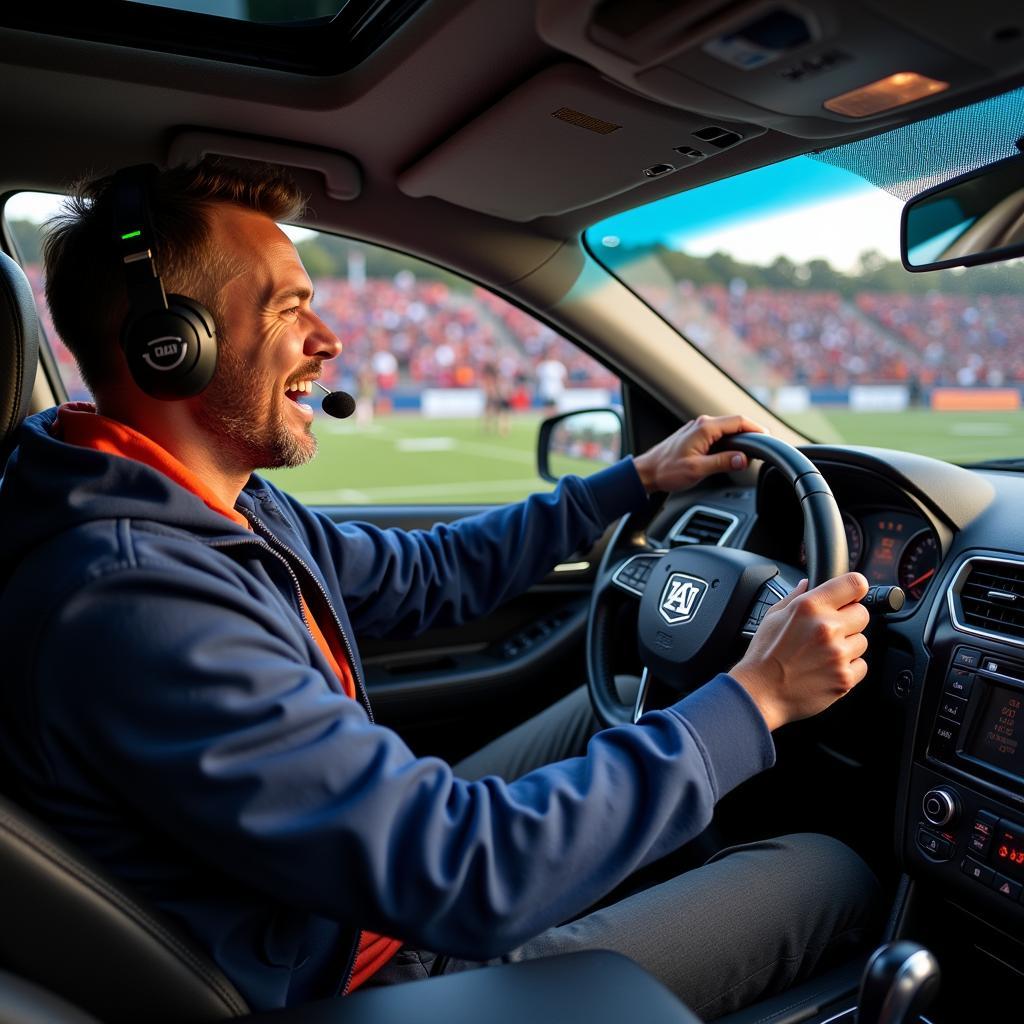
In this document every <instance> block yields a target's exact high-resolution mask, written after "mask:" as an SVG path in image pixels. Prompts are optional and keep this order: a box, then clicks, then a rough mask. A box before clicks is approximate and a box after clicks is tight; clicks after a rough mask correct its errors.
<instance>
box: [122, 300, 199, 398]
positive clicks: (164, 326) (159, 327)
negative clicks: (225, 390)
mask: <svg viewBox="0 0 1024 1024" xmlns="http://www.w3.org/2000/svg"><path fill="white" fill-rule="evenodd" d="M121 347H122V349H123V350H124V354H125V358H126V359H127V361H128V369H129V370H130V371H131V375H132V378H133V379H134V381H135V383H136V384H138V386H139V388H141V390H143V391H144V392H145V393H146V394H147V395H150V396H151V397H152V398H159V399H163V400H164V401H169V402H173V401H175V400H178V399H182V398H192V397H194V396H195V395H198V394H199V393H200V392H201V391H202V390H203V389H204V388H205V387H206V386H207V385H208V384H209V383H210V381H211V380H212V379H213V373H214V370H216V368H217V330H216V327H215V325H214V322H213V316H212V315H211V314H210V311H209V310H208V309H207V308H206V307H205V306H203V305H201V304H200V303H198V302H196V301H195V299H190V298H187V297H186V296H184V295H168V296H167V309H158V310H151V311H150V312H147V313H143V314H141V315H140V316H137V317H134V318H129V319H128V320H127V321H126V322H125V325H124V329H123V330H122V332H121Z"/></svg>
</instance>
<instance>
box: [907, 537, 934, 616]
mask: <svg viewBox="0 0 1024 1024" xmlns="http://www.w3.org/2000/svg"><path fill="white" fill-rule="evenodd" d="M938 567H939V542H938V540H936V537H935V534H934V533H932V531H931V530H922V531H921V532H920V533H918V534H915V535H914V536H913V537H911V538H910V540H908V541H907V546H906V547H905V548H904V549H903V554H901V555H900V564H899V568H898V569H897V578H898V579H899V584H900V586H901V587H902V588H903V590H904V591H905V592H906V595H907V597H908V598H910V599H911V600H914V601H917V600H919V599H920V597H921V595H922V594H924V592H925V590H927V589H928V583H929V581H930V580H931V578H932V577H933V576H934V575H935V572H936V570H937V569H938Z"/></svg>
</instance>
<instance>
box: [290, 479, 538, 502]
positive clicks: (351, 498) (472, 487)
mask: <svg viewBox="0 0 1024 1024" xmlns="http://www.w3.org/2000/svg"><path fill="white" fill-rule="evenodd" d="M542 489H543V484H542V482H541V481H540V480H481V481H479V482H477V483H465V484H458V483H452V484H419V485H417V486H415V487H408V486H404V487H403V486H401V485H399V486H396V487H391V486H388V487H368V488H367V489H366V490H365V491H356V490H352V489H351V488H349V487H341V488H339V489H338V490H335V491H299V490H293V491H290V492H289V493H291V494H292V495H293V496H294V497H296V498H298V499H299V501H302V502H305V503H306V504H309V505H327V504H330V503H331V502H342V503H344V504H358V503H360V502H363V503H370V504H372V503H373V502H375V501H382V500H385V499H387V498H403V499H406V498H408V499H414V498H438V497H443V498H445V499H447V500H450V499H451V497H452V496H453V495H459V494H468V495H469V496H470V497H471V498H472V497H473V496H474V495H477V494H484V493H492V492H493V493H497V494H500V493H502V492H504V491H518V492H519V493H520V494H524V495H525V494H530V493H532V492H533V491H536V490H542Z"/></svg>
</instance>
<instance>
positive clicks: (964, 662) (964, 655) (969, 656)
mask: <svg viewBox="0 0 1024 1024" xmlns="http://www.w3.org/2000/svg"><path fill="white" fill-rule="evenodd" d="M980 660H981V651H976V650H974V648H973V647H960V648H959V649H958V650H957V652H956V654H954V655H953V664H954V665H958V666H959V667H960V668H977V667H978V662H979V661H980Z"/></svg>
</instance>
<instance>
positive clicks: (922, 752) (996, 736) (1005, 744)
mask: <svg viewBox="0 0 1024 1024" xmlns="http://www.w3.org/2000/svg"><path fill="white" fill-rule="evenodd" d="M1018 594H1019V595H1020V600H1019V602H1018ZM945 600H946V604H947V607H946V608H944V609H941V610H940V613H939V615H938V616H937V622H936V629H935V634H934V644H933V649H932V655H933V656H932V660H931V668H930V670H929V673H928V677H927V679H926V681H925V687H924V692H923V695H922V701H921V706H920V717H919V719H918V730H917V741H916V745H915V756H914V761H913V765H912V768H911V777H910V789H909V793H908V801H907V804H906V808H907V810H906V814H907V817H906V822H905V826H906V827H905V830H904V855H905V857H906V859H907V862H908V863H909V864H910V865H911V866H912V869H913V870H912V873H913V874H914V875H915V876H917V877H922V878H926V879H928V880H930V881H933V882H936V883H938V884H940V885H941V888H942V889H943V890H944V891H945V892H946V893H951V894H956V895H958V896H959V898H960V899H961V901H963V902H965V903H966V904H967V905H968V906H970V907H971V908H974V909H976V910H977V911H978V912H979V913H982V914H984V915H986V916H987V915H991V916H993V917H995V918H996V919H998V920H999V921H1000V922H1002V923H1003V924H1011V925H1017V926H1018V927H1019V928H1020V930H1021V934H1022V935H1024V903H1022V896H1024V608H1022V609H1021V610H1020V611H1017V609H1016V605H1017V604H1018V603H1020V604H1021V605H1024V562H1017V561H1009V560H1003V559H998V558H980V557H979V558H970V559H967V560H966V561H965V562H964V563H963V565H962V566H961V567H960V569H959V571H958V572H957V575H956V577H955V579H954V581H953V583H952V585H951V586H950V588H949V590H948V592H947V594H946V595H945ZM1018 619H1020V624H1019V625H1018Z"/></svg>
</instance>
